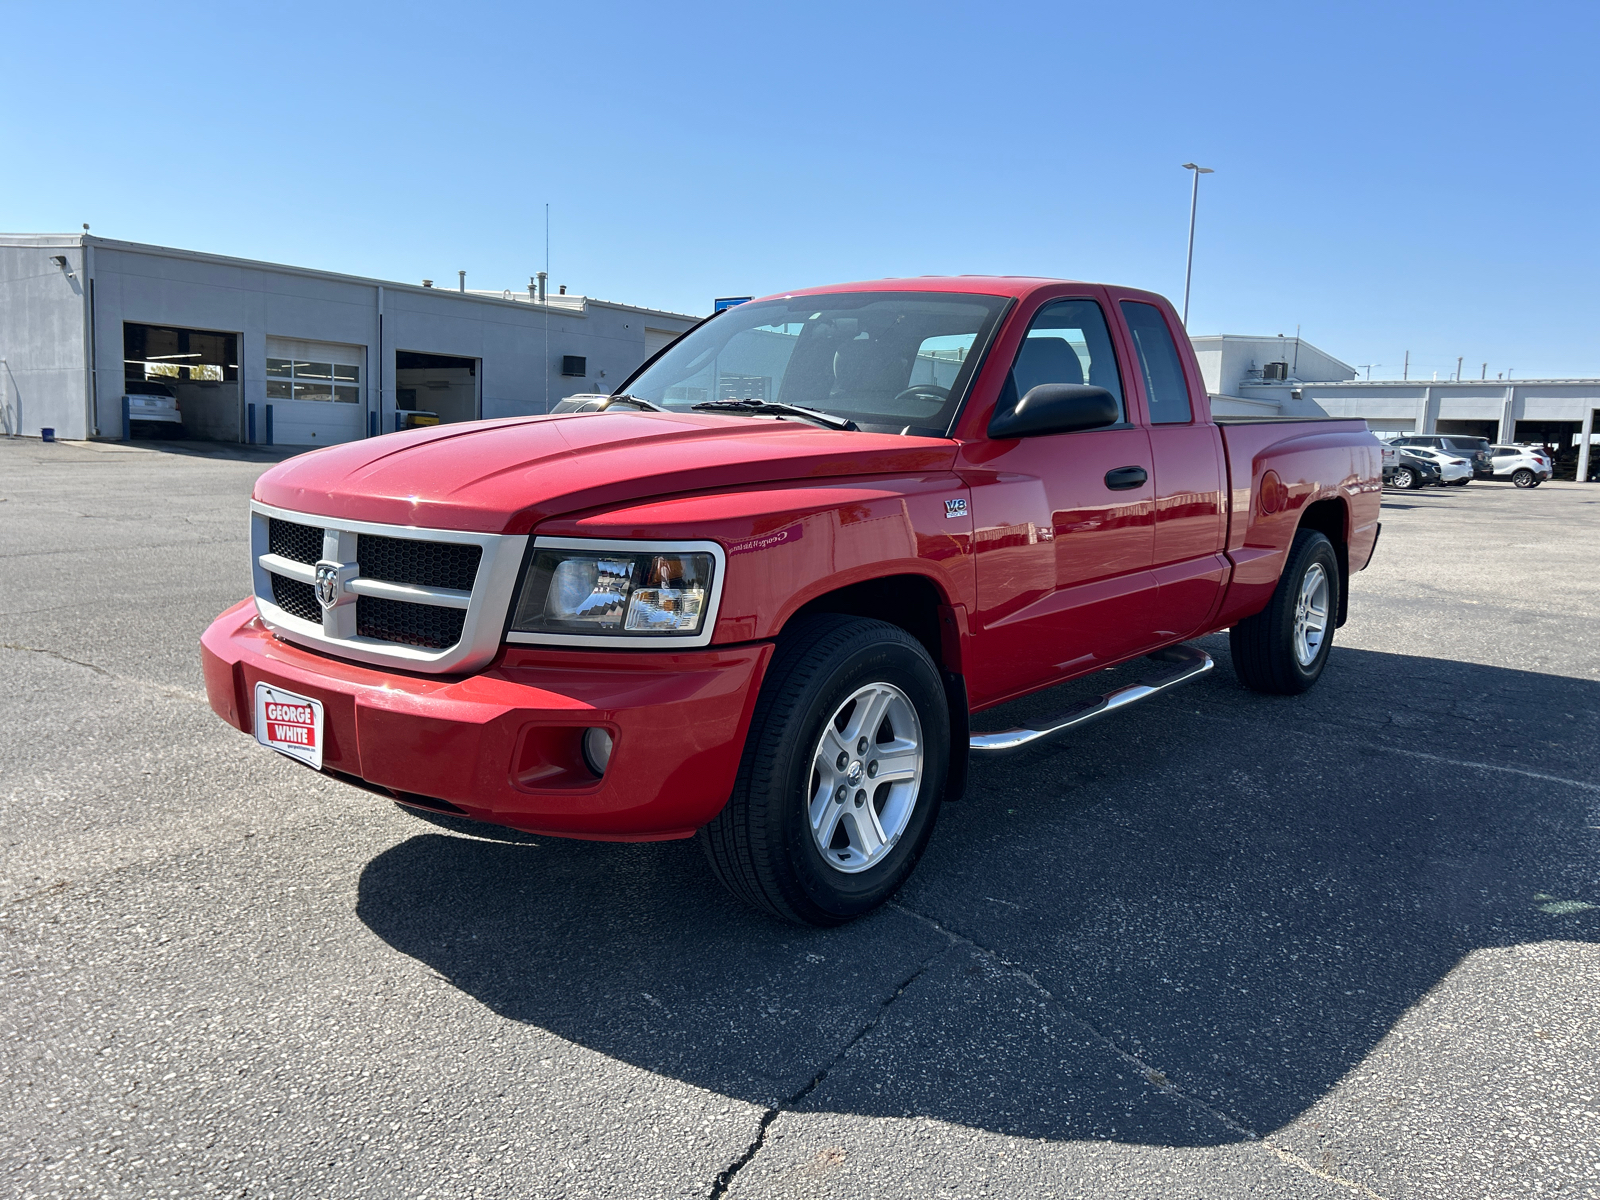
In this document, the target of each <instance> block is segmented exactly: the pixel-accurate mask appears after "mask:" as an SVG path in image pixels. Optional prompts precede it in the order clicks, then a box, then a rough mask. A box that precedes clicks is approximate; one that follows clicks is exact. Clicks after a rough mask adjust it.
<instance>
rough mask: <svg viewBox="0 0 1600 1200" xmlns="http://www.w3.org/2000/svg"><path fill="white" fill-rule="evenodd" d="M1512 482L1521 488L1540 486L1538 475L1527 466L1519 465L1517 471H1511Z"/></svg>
mask: <svg viewBox="0 0 1600 1200" xmlns="http://www.w3.org/2000/svg"><path fill="white" fill-rule="evenodd" d="M1511 482H1512V483H1514V484H1516V485H1517V486H1518V487H1519V488H1531V487H1538V486H1539V479H1538V476H1536V475H1535V474H1534V473H1533V472H1532V471H1530V470H1528V468H1527V467H1518V468H1517V469H1516V470H1515V471H1513V472H1511Z"/></svg>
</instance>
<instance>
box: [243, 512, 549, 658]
mask: <svg viewBox="0 0 1600 1200" xmlns="http://www.w3.org/2000/svg"><path fill="white" fill-rule="evenodd" d="M251 509H252V524H251V536H250V544H251V551H252V557H253V558H254V568H255V584H256V586H255V593H256V606H257V608H258V610H259V611H260V613H261V617H262V619H263V621H265V622H266V624H267V625H268V626H269V627H270V628H271V629H272V630H273V631H274V632H275V633H276V634H278V636H279V637H282V638H285V639H287V640H289V641H292V642H298V643H301V644H303V645H308V646H312V647H314V648H316V649H320V650H326V651H328V652H329V653H332V654H337V655H341V656H343V657H346V658H353V659H356V660H358V661H361V662H371V663H379V664H391V665H397V666H402V667H405V668H407V669H410V670H423V671H460V670H470V669H473V668H475V667H478V666H481V665H482V664H484V663H486V662H488V661H489V660H490V659H491V658H493V657H494V655H495V653H497V652H498V650H499V647H500V640H501V631H502V629H503V627H504V624H505V616H506V610H507V608H509V606H510V604H511V600H512V596H513V593H514V592H515V590H516V584H517V577H518V574H519V572H520V571H521V566H522V555H523V550H524V548H525V547H526V546H527V543H528V539H527V537H526V536H524V535H521V534H492V533H469V532H459V531H455V530H445V529H422V528H417V527H413V526H401V525H387V524H378V523H376V522H370V521H354V520H346V519H343V518H337V517H321V516H315V515H312V514H309V513H297V512H292V511H288V510H284V509H278V508H272V507H269V506H268V505H265V504H262V503H261V502H259V501H253V502H252V503H251ZM319 564H335V565H337V566H338V567H339V572H338V577H337V580H336V581H335V580H330V581H329V582H330V583H331V584H332V591H331V592H330V594H331V595H333V596H334V597H335V603H334V604H333V605H332V606H331V607H329V608H324V607H323V606H322V604H321V603H319V598H318V586H319V585H318V583H317V568H318V565H319Z"/></svg>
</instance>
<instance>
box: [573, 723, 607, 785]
mask: <svg viewBox="0 0 1600 1200" xmlns="http://www.w3.org/2000/svg"><path fill="white" fill-rule="evenodd" d="M568 745H571V743H570V742H569V743H568ZM611 745H612V742H611V735H610V734H609V733H607V732H606V731H605V730H604V729H601V728H599V727H598V726H595V727H593V728H591V729H585V730H584V731H583V761H584V763H585V765H587V766H588V768H589V770H591V771H593V772H594V773H595V774H596V775H604V774H605V773H606V766H607V764H609V763H610V762H611Z"/></svg>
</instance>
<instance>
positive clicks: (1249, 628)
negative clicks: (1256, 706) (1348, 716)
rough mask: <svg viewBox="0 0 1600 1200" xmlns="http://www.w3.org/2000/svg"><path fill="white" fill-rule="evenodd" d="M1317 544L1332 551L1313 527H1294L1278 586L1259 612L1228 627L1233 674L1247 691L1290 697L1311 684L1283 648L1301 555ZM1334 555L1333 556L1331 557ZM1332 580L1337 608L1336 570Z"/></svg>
mask: <svg viewBox="0 0 1600 1200" xmlns="http://www.w3.org/2000/svg"><path fill="white" fill-rule="evenodd" d="M1321 544H1326V545H1327V546H1328V549H1329V551H1330V552H1331V551H1332V550H1333V543H1332V542H1329V541H1328V538H1327V536H1326V535H1325V534H1322V533H1320V532H1318V531H1317V530H1315V529H1301V530H1298V531H1296V533H1295V535H1294V541H1293V542H1292V543H1290V546H1289V553H1288V554H1286V555H1285V556H1284V561H1283V572H1282V573H1281V574H1280V575H1279V576H1278V586H1277V588H1276V589H1274V591H1273V593H1272V599H1271V600H1269V601H1268V602H1267V606H1266V607H1265V608H1263V609H1262V610H1261V611H1260V612H1258V613H1256V614H1255V615H1254V616H1251V617H1246V618H1245V619H1244V620H1242V621H1240V622H1239V623H1238V624H1237V625H1235V626H1234V627H1233V628H1232V629H1230V630H1229V631H1228V647H1229V649H1230V651H1231V652H1232V655H1233V670H1234V673H1235V674H1236V675H1238V677H1239V682H1240V683H1242V684H1244V685H1245V687H1247V688H1249V689H1250V690H1252V691H1256V692H1265V693H1267V694H1268V695H1275V696H1294V695H1298V694H1299V693H1301V692H1303V691H1305V690H1306V689H1307V687H1309V686H1310V685H1309V684H1307V683H1306V681H1305V680H1304V678H1303V677H1302V676H1300V674H1299V672H1298V671H1296V670H1295V669H1294V668H1293V667H1292V666H1291V665H1290V662H1289V658H1288V655H1287V654H1286V653H1285V652H1284V651H1285V648H1286V647H1287V646H1288V644H1289V637H1290V633H1289V626H1290V624H1291V622H1292V621H1293V619H1294V614H1293V611H1292V610H1293V608H1294V603H1295V600H1296V596H1295V595H1294V594H1293V593H1294V592H1295V591H1296V590H1297V589H1298V588H1299V580H1300V575H1301V572H1302V570H1303V568H1304V566H1305V562H1306V559H1307V558H1309V557H1310V556H1311V555H1312V553H1313V551H1314V550H1315V548H1316V547H1317V546H1318V545H1321ZM1334 557H1335V559H1337V556H1336V555H1335V556H1334ZM1291 581H1292V586H1291ZM1331 584H1332V586H1331V588H1330V589H1329V590H1330V598H1331V600H1332V604H1331V608H1332V609H1333V611H1337V610H1338V606H1339V596H1338V589H1339V584H1340V580H1339V574H1338V572H1337V571H1334V572H1333V573H1332V577H1331ZM1326 636H1327V637H1328V638H1329V640H1330V641H1331V640H1332V638H1333V628H1332V624H1331V622H1330V625H1329V628H1328V632H1327V635H1326ZM1319 676H1320V672H1319ZM1312 682H1315V680H1313V681H1312Z"/></svg>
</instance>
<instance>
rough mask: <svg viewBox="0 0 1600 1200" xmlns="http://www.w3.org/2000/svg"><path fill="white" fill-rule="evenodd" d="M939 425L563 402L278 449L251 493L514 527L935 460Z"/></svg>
mask: <svg viewBox="0 0 1600 1200" xmlns="http://www.w3.org/2000/svg"><path fill="white" fill-rule="evenodd" d="M955 449H956V443H954V442H952V441H947V440H945V439H943V438H921V437H901V436H898V435H895V434H882V433H843V432H837V431H834V430H827V429H819V428H817V427H816V426H813V425H807V424H804V423H802V422H799V421H787V420H782V421H775V420H763V419H760V418H753V417H739V416H721V415H717V414H711V413H706V414H701V413H655V412H604V413H563V414H559V415H554V416H544V417H519V418H513V419H509V420H501V421H474V422H471V423H467V424H460V425H445V426H439V427H436V428H433V429H419V430H411V431H408V432H405V433H392V434H385V435H384V436H382V437H377V438H369V439H367V440H365V441H359V442H349V443H346V444H345V445H342V446H330V447H328V448H327V449H325V450H317V451H313V452H312V453H310V454H302V455H299V456H297V457H295V458H291V459H289V460H288V461H287V462H284V463H280V464H279V465H278V466H276V467H274V468H272V470H270V471H268V472H267V473H266V474H264V475H262V476H261V478H260V479H259V480H257V482H256V488H255V498H256V499H257V500H259V501H261V502H262V503H264V504H271V505H274V506H276V507H279V508H286V509H291V510H294V511H296V512H304V513H310V514H315V515H317V516H328V517H342V518H345V519H347V520H355V521H376V522H383V523H386V524H393V525H416V526H421V527H424V528H432V529H459V530H465V531H470V532H474V533H528V532H529V531H531V530H532V529H533V528H534V526H536V525H537V524H538V523H539V522H541V521H543V520H546V519H548V518H550V517H554V516H559V515H561V514H564V513H571V512H577V511H580V510H584V509H593V508H607V507H611V506H613V505H617V504H623V503H627V502H630V501H635V500H641V499H646V498H649V497H652V496H662V495H668V494H672V493H676V492H692V491H703V490H707V489H716V488H725V487H738V486H741V485H751V484H763V483H778V482H785V481H792V480H797V479H813V478H817V479H820V478H830V477H838V476H841V475H900V474H907V473H915V474H923V473H926V472H930V471H945V470H949V469H950V468H951V466H952V465H953V463H954V461H955Z"/></svg>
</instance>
